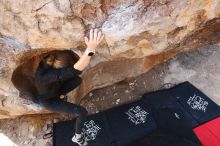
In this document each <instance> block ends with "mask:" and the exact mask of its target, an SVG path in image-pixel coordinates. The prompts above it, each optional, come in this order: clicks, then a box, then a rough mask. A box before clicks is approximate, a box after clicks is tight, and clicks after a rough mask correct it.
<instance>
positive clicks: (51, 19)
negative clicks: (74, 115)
mask: <svg viewBox="0 0 220 146" xmlns="http://www.w3.org/2000/svg"><path fill="white" fill-rule="evenodd" d="M219 18H220V1H219V0H206V1H195V0H39V1H25V0H20V1H17V2H15V1H13V0H2V1H0V80H1V83H0V100H1V102H0V103H1V104H0V105H1V106H0V118H7V117H13V116H17V115H23V114H31V113H39V112H42V110H40V109H41V108H40V107H38V106H36V105H33V104H32V103H29V102H27V101H25V100H21V99H20V98H19V91H18V90H17V89H16V88H15V87H14V85H13V84H12V82H11V77H12V74H13V71H14V70H15V69H16V68H17V67H18V66H19V65H21V64H22V63H24V64H26V66H25V68H27V70H28V71H30V72H28V73H26V74H27V76H28V75H30V74H31V73H32V72H33V71H34V69H35V67H36V64H37V61H38V60H37V59H32V60H29V59H31V58H32V57H33V56H36V55H40V54H42V53H43V52H45V51H50V50H53V49H68V48H85V44H84V40H83V38H84V36H85V35H87V32H88V30H89V29H90V28H94V27H98V28H100V29H101V30H102V32H103V33H104V34H105V40H104V41H103V42H102V44H101V45H100V47H99V50H98V55H97V56H96V57H94V58H93V60H92V63H91V65H90V66H89V67H88V68H87V71H85V72H84V73H83V75H82V76H83V83H82V84H81V86H80V87H79V88H78V89H77V91H76V92H74V93H72V101H74V102H77V101H79V100H80V98H81V97H83V96H85V95H86V94H87V93H88V92H89V91H91V90H93V89H95V88H99V87H103V86H106V85H110V84H112V83H115V82H118V81H121V80H124V79H126V78H129V77H134V76H137V75H140V74H142V73H144V72H147V71H148V70H149V69H150V68H152V67H153V66H154V65H156V64H158V63H160V62H163V61H165V60H167V59H168V58H170V57H172V56H174V55H176V54H177V53H179V52H181V51H185V50H189V49H193V48H197V47H201V46H205V45H207V44H216V43H218V42H219V41H220V19H219ZM31 71H32V72H31ZM18 78H19V77H18ZM21 81H22V78H21ZM74 97H78V98H77V99H75V98H74Z"/></svg>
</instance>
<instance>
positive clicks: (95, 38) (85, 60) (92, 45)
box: [73, 29, 104, 71]
mask: <svg viewBox="0 0 220 146" xmlns="http://www.w3.org/2000/svg"><path fill="white" fill-rule="evenodd" d="M103 38H104V36H103V35H102V33H101V32H100V31H98V29H95V30H93V29H91V30H90V35H89V39H88V38H87V37H85V43H86V45H87V49H86V50H87V51H92V52H95V50H96V47H97V46H98V44H99V43H100V42H101V41H102V39H103ZM90 59H91V56H88V54H87V53H84V54H83V55H82V57H80V59H79V60H78V61H77V62H76V63H75V64H74V66H73V67H74V68H75V69H77V70H79V71H82V70H84V69H85V68H86V66H87V65H88V64H89V62H90Z"/></svg>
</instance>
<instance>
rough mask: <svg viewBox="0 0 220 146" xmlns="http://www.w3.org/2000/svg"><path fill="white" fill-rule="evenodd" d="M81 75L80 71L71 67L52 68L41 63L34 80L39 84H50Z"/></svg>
mask: <svg viewBox="0 0 220 146" xmlns="http://www.w3.org/2000/svg"><path fill="white" fill-rule="evenodd" d="M81 73H82V71H79V70H77V69H74V68H73V67H64V68H60V69H56V68H52V67H49V66H47V65H46V64H45V63H44V62H42V61H41V62H40V64H39V66H38V68H37V71H36V78H37V80H39V82H40V83H41V84H50V83H54V82H57V81H63V80H67V79H70V78H73V77H76V76H78V75H79V74H81Z"/></svg>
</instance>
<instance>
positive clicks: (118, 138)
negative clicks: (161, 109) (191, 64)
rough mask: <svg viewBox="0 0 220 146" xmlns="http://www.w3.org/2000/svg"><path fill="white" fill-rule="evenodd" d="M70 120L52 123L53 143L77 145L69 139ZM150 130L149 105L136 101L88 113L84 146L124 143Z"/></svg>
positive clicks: (114, 145)
mask: <svg viewBox="0 0 220 146" xmlns="http://www.w3.org/2000/svg"><path fill="white" fill-rule="evenodd" d="M74 122H75V121H74V120H70V121H65V122H59V123H56V124H54V128H53V129H54V132H53V133H54V134H53V135H54V136H53V144H54V146H77V145H76V144H74V143H73V142H72V141H71V137H72V136H73V134H74ZM153 129H156V124H155V121H154V119H153V115H152V112H151V108H150V107H149V106H146V104H144V103H143V101H137V102H134V103H130V104H126V105H123V106H120V107H116V108H114V109H110V110H107V111H104V112H101V113H98V114H95V115H91V116H89V117H88V118H87V121H86V122H85V123H84V128H83V133H84V136H85V137H86V140H87V141H88V146H124V145H127V144H129V143H131V142H132V141H134V140H136V139H138V138H140V137H143V136H145V135H146V134H148V133H149V132H151V131H152V130H153Z"/></svg>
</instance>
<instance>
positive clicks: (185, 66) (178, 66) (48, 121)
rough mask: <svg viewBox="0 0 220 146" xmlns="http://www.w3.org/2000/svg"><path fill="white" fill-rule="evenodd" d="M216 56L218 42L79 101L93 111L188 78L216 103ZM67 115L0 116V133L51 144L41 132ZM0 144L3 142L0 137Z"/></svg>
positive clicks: (219, 97) (24, 143) (30, 144)
mask: <svg viewBox="0 0 220 146" xmlns="http://www.w3.org/2000/svg"><path fill="white" fill-rule="evenodd" d="M219 58H220V45H213V46H206V47H203V48H199V49H196V50H193V51H190V52H187V53H182V54H179V55H178V56H176V57H174V58H172V59H170V60H169V61H167V62H166V63H162V64H160V65H158V66H156V67H154V68H153V69H152V70H150V71H149V72H148V73H145V74H143V75H141V76H138V77H136V78H133V79H129V80H124V81H121V82H119V83H117V84H114V85H112V86H108V87H105V88H102V89H98V90H94V91H92V92H90V93H89V94H88V95H87V96H86V97H85V98H84V99H83V100H82V101H81V105H83V106H84V107H86V109H87V110H88V111H89V113H90V114H94V113H97V112H100V111H102V110H106V109H108V108H112V107H115V106H119V105H122V104H125V103H128V102H132V101H135V100H138V99H139V98H140V97H141V95H143V94H144V93H146V92H151V91H156V90H159V89H162V88H165V87H167V84H166V83H171V84H177V83H180V82H184V81H190V82H191V83H193V84H194V85H195V86H197V87H198V88H199V89H201V90H202V91H203V92H204V93H206V94H207V95H208V96H209V97H210V98H211V99H213V100H214V101H215V102H217V103H218V104H219V105H220V90H219V89H218V88H219V87H220V82H219V81H220V64H219V62H218V61H219ZM71 118H72V116H70V115H67V114H48V115H32V116H23V117H18V118H15V119H6V120H0V134H1V133H3V134H4V135H5V136H7V137H8V138H9V139H10V140H11V141H13V142H14V143H15V144H16V145H18V146H52V138H48V139H43V135H44V134H45V133H48V132H50V131H51V129H52V123H53V122H58V121H64V120H67V119H71ZM0 136H1V135H0ZM0 146H6V145H4V143H2V142H1V141H0ZM7 146H9V145H7ZM10 146H12V145H10Z"/></svg>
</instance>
